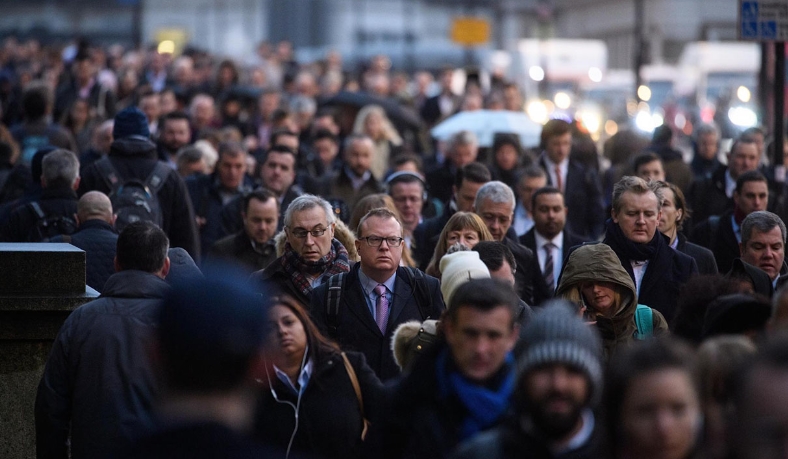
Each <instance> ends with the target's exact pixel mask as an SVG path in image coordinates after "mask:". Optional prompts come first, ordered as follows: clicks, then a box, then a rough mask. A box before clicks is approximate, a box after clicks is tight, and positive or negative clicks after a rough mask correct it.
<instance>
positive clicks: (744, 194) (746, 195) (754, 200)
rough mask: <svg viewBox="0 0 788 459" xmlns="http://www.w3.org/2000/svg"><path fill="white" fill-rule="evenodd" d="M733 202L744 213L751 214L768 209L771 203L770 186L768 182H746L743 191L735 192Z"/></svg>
mask: <svg viewBox="0 0 788 459" xmlns="http://www.w3.org/2000/svg"><path fill="white" fill-rule="evenodd" d="M733 202H734V203H736V207H738V208H739V210H741V211H742V212H743V213H744V215H750V214H751V213H753V212H755V211H758V210H766V205H767V204H768V203H769V188H768V187H767V185H766V182H759V181H750V182H744V184H742V187H741V193H737V192H736V191H734V192H733Z"/></svg>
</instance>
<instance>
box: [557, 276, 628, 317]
mask: <svg viewBox="0 0 788 459" xmlns="http://www.w3.org/2000/svg"><path fill="white" fill-rule="evenodd" d="M586 282H587V281H586ZM583 283H585V282H578V283H577V284H576V285H575V286H574V288H570V289H569V290H567V291H565V292H564V293H563V294H562V295H561V297H562V298H563V299H565V300H568V301H571V302H572V304H575V305H577V307H578V308H581V307H582V306H586V307H588V309H589V311H591V312H593V313H594V314H596V315H601V314H600V312H599V311H597V310H596V309H594V308H593V306H591V305H590V304H588V302H586V301H585V299H584V298H583V292H582V291H581V288H582V285H583ZM609 283H610V284H612V285H614V288H613V289H612V290H613V307H612V308H610V310H611V311H612V315H615V314H616V313H617V312H618V311H619V309H620V308H621V301H623V295H622V294H621V288H623V287H622V286H620V285H618V284H616V283H614V282H609Z"/></svg>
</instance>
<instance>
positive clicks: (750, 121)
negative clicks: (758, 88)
mask: <svg viewBox="0 0 788 459" xmlns="http://www.w3.org/2000/svg"><path fill="white" fill-rule="evenodd" d="M728 119H729V120H731V123H733V124H735V125H736V126H740V127H744V128H748V127H752V126H755V125H756V124H758V115H756V114H755V111H754V110H753V109H751V108H749V107H731V108H730V109H729V110H728Z"/></svg>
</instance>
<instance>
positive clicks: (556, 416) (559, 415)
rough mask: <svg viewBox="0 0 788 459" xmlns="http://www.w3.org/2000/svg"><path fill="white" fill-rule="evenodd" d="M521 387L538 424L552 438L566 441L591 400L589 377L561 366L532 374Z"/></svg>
mask: <svg viewBox="0 0 788 459" xmlns="http://www.w3.org/2000/svg"><path fill="white" fill-rule="evenodd" d="M520 384H521V387H520V388H519V389H518V390H521V391H522V393H523V394H525V398H526V403H527V405H528V408H529V411H530V413H531V416H532V417H533V419H534V422H535V423H536V424H537V426H538V427H539V429H540V430H542V431H543V432H544V433H545V434H547V435H548V436H549V437H551V438H562V437H563V436H565V435H566V434H567V433H569V432H571V431H572V429H574V428H575V427H576V426H577V422H578V420H579V419H580V415H581V413H582V411H583V408H584V407H585V406H586V404H587V403H588V399H589V396H590V390H589V387H588V379H587V378H586V375H585V374H584V373H583V372H581V371H579V370H577V369H575V368H572V367H569V366H566V365H563V364H559V363H554V364H547V365H543V366H540V367H537V368H535V369H533V370H531V371H529V372H528V374H527V375H525V376H524V377H523V378H522V381H521V383H520Z"/></svg>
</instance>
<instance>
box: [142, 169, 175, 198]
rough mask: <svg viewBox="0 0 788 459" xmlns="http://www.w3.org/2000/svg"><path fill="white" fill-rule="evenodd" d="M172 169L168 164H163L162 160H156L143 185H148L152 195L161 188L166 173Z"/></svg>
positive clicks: (165, 178)
mask: <svg viewBox="0 0 788 459" xmlns="http://www.w3.org/2000/svg"><path fill="white" fill-rule="evenodd" d="M170 171H172V169H170V166H168V165H167V164H165V163H164V162H162V161H157V162H156V167H154V168H153V171H152V172H151V173H150V175H149V176H148V178H147V179H145V186H146V187H148V190H149V191H150V193H151V194H152V195H155V194H156V193H158V192H159V190H161V187H163V186H164V182H165V181H166V180H167V175H168V174H169V173H170Z"/></svg>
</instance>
